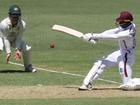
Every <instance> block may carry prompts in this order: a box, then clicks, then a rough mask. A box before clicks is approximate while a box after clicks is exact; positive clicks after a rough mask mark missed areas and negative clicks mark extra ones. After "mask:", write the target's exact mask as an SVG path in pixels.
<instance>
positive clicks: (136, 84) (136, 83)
mask: <svg viewBox="0 0 140 105" xmlns="http://www.w3.org/2000/svg"><path fill="white" fill-rule="evenodd" d="M119 88H120V89H122V90H127V91H131V90H140V78H133V79H131V80H130V81H128V82H127V83H126V84H122V85H121V86H120V87H119Z"/></svg>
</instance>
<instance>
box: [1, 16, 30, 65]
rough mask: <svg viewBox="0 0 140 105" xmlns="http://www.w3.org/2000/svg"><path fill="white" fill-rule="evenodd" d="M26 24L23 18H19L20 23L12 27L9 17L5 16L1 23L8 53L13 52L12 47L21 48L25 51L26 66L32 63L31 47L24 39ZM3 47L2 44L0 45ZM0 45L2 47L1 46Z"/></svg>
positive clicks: (2, 36)
mask: <svg viewBox="0 0 140 105" xmlns="http://www.w3.org/2000/svg"><path fill="white" fill-rule="evenodd" d="M25 27H26V24H25V22H24V21H23V20H21V19H19V21H18V24H17V25H16V26H15V27H12V24H11V21H10V19H9V17H7V18H5V19H4V20H2V21H1V23H0V37H1V38H2V39H3V43H4V47H5V50H6V53H11V47H13V48H17V49H19V50H20V51H21V52H22V53H23V59H24V65H25V67H26V66H28V65H29V64H31V55H30V51H29V50H30V49H31V47H30V46H28V45H27V44H26V43H25V42H24V41H23V40H22V37H23V33H24V31H25ZM0 46H1V47H2V45H0ZM1 47H0V48H1Z"/></svg>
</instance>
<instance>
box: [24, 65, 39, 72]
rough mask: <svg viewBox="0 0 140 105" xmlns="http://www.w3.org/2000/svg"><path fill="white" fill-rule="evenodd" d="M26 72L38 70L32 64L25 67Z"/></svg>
mask: <svg viewBox="0 0 140 105" xmlns="http://www.w3.org/2000/svg"><path fill="white" fill-rule="evenodd" d="M25 72H32V73H35V72H37V70H36V69H35V68H33V67H32V65H31V64H30V65H28V66H27V67H25Z"/></svg>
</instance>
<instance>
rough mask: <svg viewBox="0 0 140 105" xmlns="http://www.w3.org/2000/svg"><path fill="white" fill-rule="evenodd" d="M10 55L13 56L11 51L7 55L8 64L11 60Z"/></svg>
mask: <svg viewBox="0 0 140 105" xmlns="http://www.w3.org/2000/svg"><path fill="white" fill-rule="evenodd" d="M10 57H11V53H8V54H7V55H6V63H7V64H8V63H9V61H10Z"/></svg>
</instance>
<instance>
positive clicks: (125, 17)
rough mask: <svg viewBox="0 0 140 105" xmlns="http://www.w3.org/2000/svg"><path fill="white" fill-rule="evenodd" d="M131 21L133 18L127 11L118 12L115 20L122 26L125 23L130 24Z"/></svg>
mask: <svg viewBox="0 0 140 105" xmlns="http://www.w3.org/2000/svg"><path fill="white" fill-rule="evenodd" d="M131 21H133V16H132V14H131V13H130V12H128V11H122V12H120V14H119V16H118V17H117V18H116V22H117V23H119V24H123V23H126V22H131Z"/></svg>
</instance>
